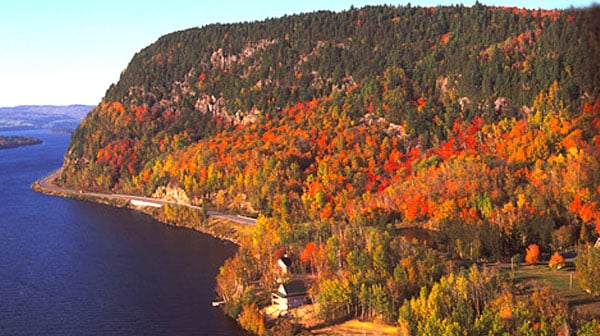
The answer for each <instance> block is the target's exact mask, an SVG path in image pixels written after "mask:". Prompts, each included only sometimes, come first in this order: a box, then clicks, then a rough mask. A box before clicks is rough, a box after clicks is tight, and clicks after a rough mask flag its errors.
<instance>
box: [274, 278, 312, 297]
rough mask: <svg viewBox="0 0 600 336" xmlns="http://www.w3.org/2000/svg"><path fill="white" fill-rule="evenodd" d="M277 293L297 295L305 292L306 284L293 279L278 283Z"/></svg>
mask: <svg viewBox="0 0 600 336" xmlns="http://www.w3.org/2000/svg"><path fill="white" fill-rule="evenodd" d="M279 293H281V294H283V295H284V296H286V297H288V296H297V295H305V294H306V285H305V284H304V282H303V281H300V280H295V281H290V282H286V283H283V284H281V285H279Z"/></svg>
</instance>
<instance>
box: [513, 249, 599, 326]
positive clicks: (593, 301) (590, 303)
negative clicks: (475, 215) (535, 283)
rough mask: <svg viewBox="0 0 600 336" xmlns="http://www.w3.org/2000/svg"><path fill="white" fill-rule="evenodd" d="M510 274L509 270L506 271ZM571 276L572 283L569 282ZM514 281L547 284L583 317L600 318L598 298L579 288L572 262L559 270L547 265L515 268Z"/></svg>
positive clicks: (568, 262)
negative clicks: (543, 282)
mask: <svg viewBox="0 0 600 336" xmlns="http://www.w3.org/2000/svg"><path fill="white" fill-rule="evenodd" d="M508 271H509V272H510V268H509V269H508ZM571 276H572V281H571ZM515 280H516V281H527V280H541V281H545V282H547V283H549V284H550V285H551V286H552V288H554V289H555V290H556V291H557V292H558V294H559V295H560V296H561V297H562V298H563V299H564V300H565V302H566V303H567V304H568V305H569V306H570V307H571V308H572V309H574V310H575V311H577V312H578V313H580V314H582V315H583V316H594V317H597V318H600V298H594V297H592V296H591V295H589V294H588V293H586V292H584V291H583V290H582V289H581V287H579V280H578V279H577V273H576V272H575V265H574V263H573V261H572V260H569V261H567V263H566V266H565V267H564V268H562V269H560V270H551V269H549V268H548V265H547V264H537V265H523V266H519V267H515Z"/></svg>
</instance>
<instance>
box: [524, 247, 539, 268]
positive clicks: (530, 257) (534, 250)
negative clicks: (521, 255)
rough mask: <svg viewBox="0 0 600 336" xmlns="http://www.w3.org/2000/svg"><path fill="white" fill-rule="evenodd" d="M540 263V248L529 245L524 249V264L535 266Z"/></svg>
mask: <svg viewBox="0 0 600 336" xmlns="http://www.w3.org/2000/svg"><path fill="white" fill-rule="evenodd" d="M539 261H540V247H539V246H538V245H537V244H530V245H529V246H527V248H526V249H525V262H526V263H528V264H535V263H537V262H539Z"/></svg>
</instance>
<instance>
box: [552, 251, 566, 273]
mask: <svg viewBox="0 0 600 336" xmlns="http://www.w3.org/2000/svg"><path fill="white" fill-rule="evenodd" d="M548 267H550V268H551V269H557V270H558V269H561V268H563V267H565V258H564V257H563V256H561V255H560V254H559V253H558V252H554V254H553V255H552V257H550V261H548Z"/></svg>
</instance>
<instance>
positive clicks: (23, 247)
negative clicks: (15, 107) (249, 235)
mask: <svg viewBox="0 0 600 336" xmlns="http://www.w3.org/2000/svg"><path fill="white" fill-rule="evenodd" d="M0 135H28V136H34V137H37V138H40V139H42V140H43V141H44V142H43V143H42V144H40V145H34V146H26V147H19V148H13V149H4V150H0V172H1V174H0V186H1V189H0V335H240V334H244V333H243V331H241V330H240V329H239V328H238V327H237V325H236V323H235V322H234V321H233V320H231V319H229V318H228V317H227V316H225V315H224V314H223V313H222V312H221V311H220V310H219V309H217V308H214V307H212V306H211V301H212V300H213V299H214V296H215V293H214V288H215V276H216V274H217V273H218V269H219V267H220V266H221V265H222V264H223V262H224V260H225V259H226V258H228V257H230V256H232V255H233V254H234V252H235V249H236V247H235V246H234V245H232V244H231V243H228V242H223V241H220V240H217V239H214V238H212V237H210V236H207V235H204V234H202V233H198V232H195V231H191V230H187V229H179V228H173V227H169V226H166V225H163V224H161V223H159V222H157V221H155V220H153V219H152V218H150V217H148V216H146V215H144V214H142V213H140V212H137V211H135V210H129V209H116V208H111V207H109V206H104V205H100V204H94V203H87V202H81V201H75V200H71V199H65V198H59V197H52V196H47V195H43V194H39V193H36V192H34V191H32V190H31V189H30V184H31V183H32V182H33V181H34V180H36V179H38V178H40V177H42V176H44V175H46V174H48V173H49V172H51V171H53V170H54V169H56V168H58V167H59V166H60V165H61V164H62V157H63V155H64V153H65V150H66V148H67V145H68V142H69V135H68V134H53V133H50V132H48V131H43V130H39V131H19V132H9V131H3V132H0Z"/></svg>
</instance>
